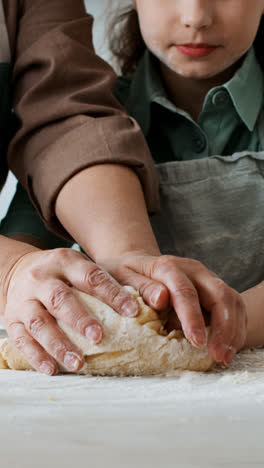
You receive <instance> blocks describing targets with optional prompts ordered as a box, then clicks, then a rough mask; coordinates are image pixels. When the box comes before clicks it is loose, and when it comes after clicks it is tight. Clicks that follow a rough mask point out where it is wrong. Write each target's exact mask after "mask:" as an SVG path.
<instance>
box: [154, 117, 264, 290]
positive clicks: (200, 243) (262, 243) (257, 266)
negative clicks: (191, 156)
mask: <svg viewBox="0 0 264 468" xmlns="http://www.w3.org/2000/svg"><path fill="white" fill-rule="evenodd" d="M258 129H259V136H260V142H261V148H262V149H264V116H263V114H261V115H260V117H259V119H258ZM156 168H157V171H158V177H159V189H160V201H161V211H160V214H159V215H156V216H153V217H152V218H151V224H152V227H153V230H154V233H155V235H156V238H157V240H158V243H159V246H160V249H161V251H162V253H163V254H168V255H176V256H180V257H187V258H193V259H196V260H199V261H200V262H202V263H203V264H204V265H206V266H207V268H209V269H210V270H212V271H214V272H215V273H216V274H217V275H218V276H219V277H220V278H222V279H223V280H224V281H225V282H226V283H227V284H229V285H230V286H231V287H233V288H235V289H236V290H237V291H239V292H242V291H244V290H245V289H248V288H250V287H252V286H254V285H256V284H257V283H259V282H260V281H262V280H263V279H264V219H263V218H264V151H260V152H248V151H243V152H239V153H234V154H233V155H231V156H211V157H208V158H203V159H199V160H191V161H182V162H175V161H173V162H166V163H162V164H158V165H157V166H156ZM262 216H263V218H262Z"/></svg>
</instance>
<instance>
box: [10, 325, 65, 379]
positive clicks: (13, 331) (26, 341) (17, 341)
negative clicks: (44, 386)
mask: <svg viewBox="0 0 264 468" xmlns="http://www.w3.org/2000/svg"><path fill="white" fill-rule="evenodd" d="M7 333H8V335H9V338H10V340H11V342H12V343H13V344H14V345H15V347H16V348H17V349H18V350H19V351H20V353H21V354H22V355H23V356H24V358H25V359H26V361H28V363H29V364H30V365H31V366H32V367H33V368H34V369H36V370H37V371H38V372H40V373H42V374H46V375H55V374H57V365H56V362H55V360H54V359H52V357H51V356H49V354H48V353H47V352H46V351H45V350H44V349H43V348H42V347H41V346H40V344H39V343H38V342H37V341H36V340H34V338H32V336H30V334H29V333H28V332H27V331H26V330H25V327H24V325H23V323H21V322H13V323H11V324H10V325H7Z"/></svg>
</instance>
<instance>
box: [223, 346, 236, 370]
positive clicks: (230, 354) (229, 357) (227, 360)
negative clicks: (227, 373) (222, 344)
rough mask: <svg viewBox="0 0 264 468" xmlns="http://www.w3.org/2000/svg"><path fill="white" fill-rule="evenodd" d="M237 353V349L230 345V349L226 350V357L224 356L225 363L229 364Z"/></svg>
mask: <svg viewBox="0 0 264 468" xmlns="http://www.w3.org/2000/svg"><path fill="white" fill-rule="evenodd" d="M234 355H235V350H234V348H232V346H230V349H229V351H227V352H226V354H225V357H224V363H225V364H226V365H227V366H228V364H231V362H232V360H233V357H234Z"/></svg>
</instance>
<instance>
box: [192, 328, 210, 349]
mask: <svg viewBox="0 0 264 468" xmlns="http://www.w3.org/2000/svg"><path fill="white" fill-rule="evenodd" d="M191 340H192V343H193V344H194V346H198V348H201V347H203V346H205V345H206V343H207V340H206V334H205V331H204V330H195V331H194V332H193V333H192V338H191Z"/></svg>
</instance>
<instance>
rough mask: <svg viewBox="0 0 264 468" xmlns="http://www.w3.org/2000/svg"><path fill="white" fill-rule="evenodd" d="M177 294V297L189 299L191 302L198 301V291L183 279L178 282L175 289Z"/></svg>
mask: <svg viewBox="0 0 264 468" xmlns="http://www.w3.org/2000/svg"><path fill="white" fill-rule="evenodd" d="M175 294H176V295H177V296H184V297H187V298H188V299H189V300H196V299H197V297H198V294H197V291H196V289H195V288H194V286H192V285H191V284H190V285H189V284H186V282H185V281H182V280H181V279H180V280H179V281H178V282H177V284H176V287H175Z"/></svg>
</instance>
